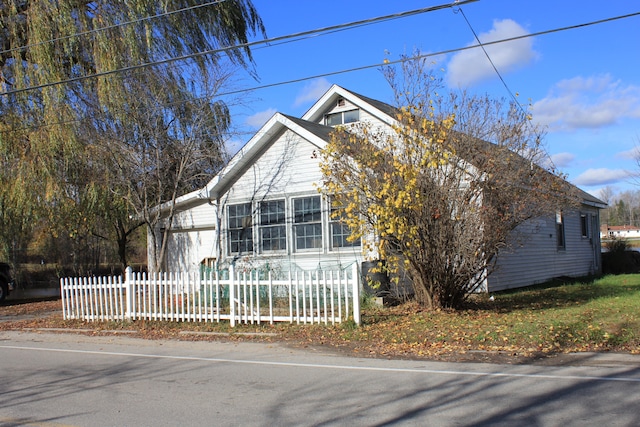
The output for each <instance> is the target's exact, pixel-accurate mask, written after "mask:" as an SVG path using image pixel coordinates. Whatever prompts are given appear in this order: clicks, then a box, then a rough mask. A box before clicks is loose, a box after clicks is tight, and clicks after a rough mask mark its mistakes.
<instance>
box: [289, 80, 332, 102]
mask: <svg viewBox="0 0 640 427" xmlns="http://www.w3.org/2000/svg"><path fill="white" fill-rule="evenodd" d="M330 87H331V83H329V81H328V80H327V79H325V78H319V79H316V80H313V81H311V82H310V83H307V84H306V85H305V86H304V87H303V88H302V91H300V93H299V94H298V96H297V97H296V100H295V102H294V106H296V107H299V106H300V105H302V104H305V103H307V102H311V101H317V100H318V99H320V97H321V96H322V95H324V93H325V92H326V91H327V90H328V89H329V88H330Z"/></svg>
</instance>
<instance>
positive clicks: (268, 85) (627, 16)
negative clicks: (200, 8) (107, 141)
mask: <svg viewBox="0 0 640 427" xmlns="http://www.w3.org/2000/svg"><path fill="white" fill-rule="evenodd" d="M639 15H640V12H634V13H630V14H626V15H619V16H615V17H610V18H604V19H599V20H596V21H590V22H586V23H582V24H576V25H569V26H565V27H558V28H554V29H550V30H544V31H539V32H536V33H529V34H523V35H520V36H514V37H510V38H506V39H500V40H494V41H490V42H485V43H484V46H491V45H495V44H500V43H507V42H512V41H516V40H521V39H525V38H530V37H538V36H543V35H548V34H554V33H558V32H562V31H569V30H575V29H579V28H585V27H589V26H593V25H599V24H603V23H607V22H612V21H617V20H620V19H626V18H631V17H635V16H639ZM478 47H481V46H480V45H470V46H465V47H458V48H453V49H447V50H441V51H438V52H433V53H426V54H420V55H415V56H412V57H410V58H402V59H398V60H395V61H389V60H386V61H384V62H382V63H376V64H370V65H363V66H361V67H354V68H348V69H343V70H338V71H331V72H327V73H321V74H315V75H312V76H306V77H300V78H298V79H291V80H286V81H281V82H275V83H269V84H264V85H260V86H254V87H251V88H245V89H238V90H232V91H227V92H219V93H216V94H214V95H213V96H216V97H223V96H230V95H236V94H239V93H246V92H251V91H256V90H261V89H268V88H273V87H277V86H284V85H288V84H293V83H300V82H304V81H309V80H314V79H318V78H322V77H330V76H336V75H340V74H346V73H352V72H357V71H363V70H367V69H372V68H380V67H383V66H389V65H394V64H400V63H403V62H407V61H415V60H418V59H423V58H429V57H434V56H435V57H437V56H440V55H447V54H450V53H456V52H461V51H465V50H469V49H475V48H478ZM0 95H2V94H0ZM213 96H202V97H196V98H193V99H192V100H201V99H207V98H211V97H213ZM66 123H67V122H65V123H49V124H47V123H45V124H42V125H38V126H29V127H25V128H20V129H11V130H4V131H0V133H8V132H17V131H20V130H28V129H37V128H40V127H48V126H55V125H60V124H66Z"/></svg>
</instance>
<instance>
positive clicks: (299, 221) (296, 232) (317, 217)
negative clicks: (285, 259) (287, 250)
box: [291, 196, 324, 252]
mask: <svg viewBox="0 0 640 427" xmlns="http://www.w3.org/2000/svg"><path fill="white" fill-rule="evenodd" d="M305 200H308V201H312V203H315V202H316V201H317V208H316V207H313V208H312V209H307V208H306V207H305V206H304V201H305ZM298 203H303V206H302V207H301V209H299V208H298V207H297V204H298ZM309 215H311V217H310V218H309ZM291 217H292V218H293V221H292V229H293V248H294V251H295V252H312V251H318V250H322V249H323V248H324V221H323V220H322V197H321V196H304V197H296V198H293V199H292V200H291ZM311 227H312V228H314V229H315V231H319V233H317V232H313V233H309V234H307V230H309V229H311ZM302 230H304V233H302ZM300 239H305V240H306V239H312V240H311V241H312V242H313V243H312V244H311V245H309V244H307V243H305V244H304V245H299V242H300ZM305 240H303V241H305Z"/></svg>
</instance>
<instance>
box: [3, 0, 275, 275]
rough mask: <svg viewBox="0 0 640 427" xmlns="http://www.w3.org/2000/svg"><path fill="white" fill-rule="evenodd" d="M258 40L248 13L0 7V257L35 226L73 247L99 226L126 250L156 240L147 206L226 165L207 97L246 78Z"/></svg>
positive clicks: (198, 8) (220, 108)
mask: <svg viewBox="0 0 640 427" xmlns="http://www.w3.org/2000/svg"><path fill="white" fill-rule="evenodd" d="M255 34H264V26H263V24H262V21H261V19H260V17H259V16H258V13H257V11H256V9H255V7H254V6H253V4H252V3H251V1H249V0H225V1H217V2H210V3H204V4H200V2H196V1H195V0H163V1H156V0H131V1H126V2H113V1H102V0H98V1H82V0H81V1H78V0H59V1H55V2H52V1H43V0H8V1H3V2H2V4H0V49H1V50H0V155H1V156H2V170H0V180H1V181H2V184H3V186H2V189H1V190H0V193H1V194H0V221H1V222H2V224H0V225H2V227H3V233H2V235H0V238H2V239H3V243H2V245H1V246H0V250H2V251H3V253H2V254H1V255H2V256H5V257H11V258H15V254H11V250H12V249H11V248H12V247H15V246H16V245H15V242H14V243H12V244H10V242H9V240H7V237H5V234H11V235H15V236H23V237H24V238H27V239H28V233H27V232H26V231H27V230H30V229H33V223H34V222H35V221H40V223H46V224H47V226H48V227H49V228H50V229H51V233H52V235H53V236H55V235H62V234H64V235H65V236H67V237H70V238H71V239H72V240H73V241H74V242H76V243H77V242H80V241H81V237H82V236H86V235H87V234H89V233H91V232H94V231H95V230H96V229H97V228H96V227H98V226H99V227H100V228H101V230H100V231H101V232H104V231H105V226H106V227H107V228H110V229H111V233H109V234H110V235H112V236H116V237H115V238H114V240H121V239H125V245H126V236H128V235H129V234H130V231H131V229H132V228H135V227H137V226H139V225H140V224H146V225H147V226H148V227H149V228H151V229H153V228H154V227H155V226H156V225H157V222H158V221H159V220H160V218H159V216H158V211H157V210H154V209H153V207H154V206H157V205H160V204H166V203H169V204H171V202H172V201H174V200H175V198H176V197H177V195H179V194H180V193H183V192H185V191H189V190H190V189H192V188H194V186H196V185H198V184H199V183H201V182H202V181H203V179H204V178H203V175H202V174H203V173H212V172H215V171H216V170H217V169H219V168H220V166H221V164H222V163H223V162H224V161H225V156H224V149H223V146H222V145H223V142H224V138H225V134H226V132H227V131H228V130H229V128H230V124H231V122H230V117H229V109H228V106H227V105H226V104H225V103H224V102H223V101H222V100H221V99H219V98H217V97H216V93H218V92H219V91H220V88H221V87H222V85H223V84H224V82H226V81H227V79H228V78H229V72H228V70H230V69H232V68H233V67H236V68H237V67H240V68H244V69H246V70H248V71H249V72H250V73H251V74H253V68H252V65H253V62H252V57H251V52H250V50H249V48H248V47H246V43H247V41H248V38H249V37H250V36H252V35H255ZM234 46H235V47H236V48H232V49H229V47H234ZM204 53H206V54H204ZM174 58H182V59H181V60H180V61H174V60H173V59H174ZM225 70H227V71H225ZM5 212H6V213H7V214H4V213H5ZM169 213H170V215H172V214H173V211H172V210H170V212H169ZM131 218H136V220H135V221H132V220H131ZM9 219H10V220H9ZM9 222H11V223H9ZM105 224H106V225H105ZM169 224H171V220H169ZM10 229H11V230H10ZM5 231H6V232H5ZM103 234H104V233H103ZM21 238H22V237H21ZM165 238H166V237H165ZM118 243H119V244H122V241H119V242H118ZM21 245H22V246H24V245H23V244H21ZM76 249H77V250H78V251H81V250H82V249H81V248H76ZM119 252H120V253H121V254H122V253H124V252H122V251H119ZM163 257H164V255H163V254H162V253H159V254H157V256H154V259H152V260H149V262H150V264H153V265H152V268H160V267H161V264H162V260H163ZM121 261H123V257H122V256H121Z"/></svg>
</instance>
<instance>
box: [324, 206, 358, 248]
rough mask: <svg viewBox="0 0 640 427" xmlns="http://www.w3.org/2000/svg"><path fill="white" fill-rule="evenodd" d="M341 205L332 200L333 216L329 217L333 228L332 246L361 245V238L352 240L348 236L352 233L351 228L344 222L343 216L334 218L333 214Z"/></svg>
mask: <svg viewBox="0 0 640 427" xmlns="http://www.w3.org/2000/svg"><path fill="white" fill-rule="evenodd" d="M338 207H339V206H338V205H337V204H336V203H334V202H333V201H332V202H331V218H330V219H329V227H330V230H331V248H332V249H337V248H349V247H354V246H360V239H359V238H358V239H357V240H354V241H353V242H350V241H349V240H348V239H347V238H348V237H349V236H350V235H351V229H350V228H349V226H348V225H347V224H345V223H344V221H343V218H340V217H337V218H334V216H333V214H334V212H335V211H336V209H337V208H338Z"/></svg>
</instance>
